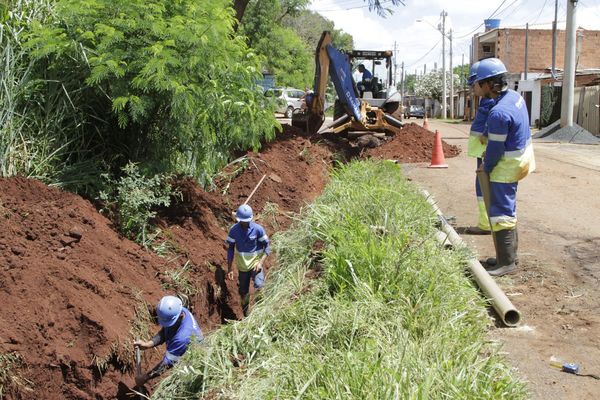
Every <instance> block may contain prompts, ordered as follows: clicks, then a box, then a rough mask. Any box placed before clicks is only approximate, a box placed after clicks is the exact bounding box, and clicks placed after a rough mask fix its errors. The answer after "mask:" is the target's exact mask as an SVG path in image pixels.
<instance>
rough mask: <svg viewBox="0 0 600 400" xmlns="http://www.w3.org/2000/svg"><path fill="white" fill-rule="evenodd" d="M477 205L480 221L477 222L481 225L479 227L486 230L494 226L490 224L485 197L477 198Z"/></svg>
mask: <svg viewBox="0 0 600 400" xmlns="http://www.w3.org/2000/svg"><path fill="white" fill-rule="evenodd" d="M477 207H478V208H479V221H478V222H477V227H479V229H483V230H484V231H489V230H491V229H492V228H491V226H490V220H489V219H488V215H487V211H486V209H485V203H484V202H483V198H481V199H480V198H479V197H478V198H477Z"/></svg>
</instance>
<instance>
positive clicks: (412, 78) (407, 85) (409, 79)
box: [397, 74, 417, 94]
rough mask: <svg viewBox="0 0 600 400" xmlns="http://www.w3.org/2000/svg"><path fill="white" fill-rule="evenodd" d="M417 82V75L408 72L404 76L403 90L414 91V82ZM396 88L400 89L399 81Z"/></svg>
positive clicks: (406, 91)
mask: <svg viewBox="0 0 600 400" xmlns="http://www.w3.org/2000/svg"><path fill="white" fill-rule="evenodd" d="M416 82H417V76H416V75H415V74H409V75H405V76H404V91H405V93H407V94H408V93H415V83H416ZM397 86H398V90H400V89H401V82H398V85H397Z"/></svg>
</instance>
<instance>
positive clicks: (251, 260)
mask: <svg viewBox="0 0 600 400" xmlns="http://www.w3.org/2000/svg"><path fill="white" fill-rule="evenodd" d="M263 253H264V252H263V251H262V250H260V251H255V252H251V253H250V252H249V253H240V252H238V251H236V252H235V254H236V257H235V263H236V265H237V267H238V270H239V271H243V272H247V271H250V270H252V269H253V268H254V266H255V265H256V264H257V263H258V261H259V260H260V257H261V256H262V254H263Z"/></svg>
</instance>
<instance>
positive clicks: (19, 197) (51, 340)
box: [0, 124, 459, 400]
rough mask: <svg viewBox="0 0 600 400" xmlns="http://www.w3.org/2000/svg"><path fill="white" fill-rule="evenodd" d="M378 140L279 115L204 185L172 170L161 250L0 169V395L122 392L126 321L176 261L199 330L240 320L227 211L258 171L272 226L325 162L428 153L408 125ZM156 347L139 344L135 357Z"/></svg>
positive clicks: (157, 290)
mask: <svg viewBox="0 0 600 400" xmlns="http://www.w3.org/2000/svg"><path fill="white" fill-rule="evenodd" d="M381 144H382V146H380V147H376V148H368V149H367V148H362V147H359V146H357V145H356V143H355V142H353V141H348V140H347V139H343V138H340V137H337V136H332V135H329V136H327V135H325V136H318V137H306V136H305V135H303V134H302V133H301V132H300V131H299V130H297V129H296V128H293V127H290V126H288V125H284V130H283V132H281V133H279V134H278V135H277V139H276V140H275V141H273V142H271V143H268V144H266V145H265V146H263V148H262V150H261V151H260V152H259V153H254V152H250V153H247V154H245V155H243V156H242V158H241V159H240V160H238V162H236V163H233V164H231V165H230V166H228V167H227V168H225V169H224V171H223V172H222V174H220V176H219V177H218V178H217V179H216V180H215V186H216V187H215V189H214V190H213V191H211V192H206V191H204V190H203V189H201V188H200V187H199V186H197V185H196V184H195V183H194V182H193V181H192V180H190V179H185V178H184V179H179V180H178V181H177V187H178V189H179V191H180V192H181V197H180V198H178V199H177V200H176V201H175V202H174V204H172V205H171V206H170V207H169V208H167V209H165V210H161V211H160V213H159V217H158V219H157V221H156V222H157V225H158V227H159V228H160V229H161V235H160V240H161V241H162V242H161V243H163V244H164V248H165V249H167V250H166V253H165V255H164V257H160V256H158V255H157V254H155V253H152V252H148V251H146V250H144V249H143V248H141V247H140V246H139V245H137V244H136V243H134V242H131V241H130V240H128V239H126V238H124V237H122V236H121V235H119V233H118V232H117V230H116V227H115V226H114V224H113V223H112V222H111V221H110V220H109V219H107V218H106V217H105V216H104V215H102V214H101V213H99V212H98V211H97V209H96V208H95V207H94V205H93V204H92V203H91V202H89V201H88V200H85V199H83V198H81V197H79V196H77V195H75V194H72V193H67V192H63V191H60V190H58V189H55V188H50V187H48V186H46V185H44V184H42V183H41V182H39V181H35V180H30V179H25V178H21V177H17V178H8V179H5V178H2V179H0V193H1V194H0V220H1V223H0V260H1V267H2V268H1V272H0V304H2V305H3V307H2V309H1V310H0V355H7V354H10V355H11V356H10V357H11V358H10V360H11V362H5V361H2V363H1V364H0V367H3V368H8V367H9V366H12V368H11V369H10V374H11V375H10V376H11V377H13V378H14V381H13V383H12V384H9V385H5V388H4V395H5V397H6V398H7V399H40V398H44V399H48V400H53V399H109V398H123V399H125V398H132V397H130V396H131V392H130V387H131V386H133V348H132V347H131V345H130V343H131V340H132V326H134V325H136V324H139V323H141V322H140V321H146V323H148V321H147V320H148V315H149V309H150V310H151V309H152V308H153V305H154V304H156V303H157V301H158V299H159V298H160V297H161V296H162V295H163V294H164V293H165V292H166V291H168V290H169V289H168V288H173V287H174V284H175V283H174V282H173V278H172V274H169V273H168V272H169V271H171V270H174V269H176V268H181V267H182V266H183V265H186V263H187V265H186V269H187V271H188V274H189V284H190V285H191V286H192V287H194V288H195V290H194V293H193V294H192V295H191V297H190V307H191V309H192V311H193V313H194V315H195V316H196V317H197V319H198V321H199V323H200V325H201V327H202V329H203V331H204V332H210V331H211V330H214V329H216V328H218V327H219V326H220V325H221V324H223V323H226V321H227V320H235V319H238V318H241V316H242V312H241V307H240V304H239V299H238V296H237V294H236V293H237V289H236V286H235V282H230V281H227V280H225V279H224V268H225V265H226V251H225V247H224V244H223V241H224V239H225V237H226V235H227V229H228V227H229V225H230V224H231V223H233V220H232V218H231V212H232V210H234V209H235V208H236V207H237V206H238V205H239V204H241V203H242V202H244V201H245V200H246V197H247V196H248V194H249V193H250V192H251V191H252V189H253V188H254V187H255V185H256V184H257V183H258V182H259V180H260V179H261V177H262V176H264V175H266V179H265V180H264V182H263V184H262V185H261V186H260V188H259V190H258V191H257V192H256V193H255V195H254V196H253V197H252V200H251V202H250V205H251V206H252V207H253V209H254V210H255V214H257V215H258V217H259V222H260V223H261V224H263V225H264V226H265V228H266V229H267V231H268V232H269V233H272V232H273V231H276V230H283V229H286V228H287V227H289V225H290V223H291V221H290V219H289V217H288V215H287V213H289V212H297V211H299V210H300V208H301V207H302V206H303V205H304V204H306V203H308V202H311V201H312V200H314V199H315V198H316V197H317V196H318V195H319V194H320V193H321V191H322V190H323V187H324V186H325V184H326V182H327V179H328V173H329V170H330V168H331V166H332V165H333V163H334V162H335V161H340V160H347V159H349V158H352V157H373V158H381V159H396V160H399V161H400V162H412V163H414V162H428V161H429V160H430V157H431V149H432V144H433V134H432V133H431V132H428V131H426V130H424V129H422V128H420V127H419V126H417V125H414V124H409V125H406V126H405V127H404V128H402V129H400V130H397V131H396V132H394V135H393V136H388V137H385V138H384V139H383V140H382V143H381ZM444 152H445V155H446V157H452V156H455V155H457V154H458V152H459V150H458V149H457V148H456V147H455V146H451V145H448V144H446V143H444ZM144 317H145V319H144ZM136 326H137V325H136ZM155 329H156V327H155V326H150V330H151V331H154V330H155ZM161 351H162V349H158V350H152V351H147V352H145V360H144V365H143V367H144V368H145V369H148V368H150V367H151V366H153V365H154V364H155V363H156V362H157V361H158V360H159V359H160V357H161ZM5 359H6V357H4V358H2V359H0V360H5Z"/></svg>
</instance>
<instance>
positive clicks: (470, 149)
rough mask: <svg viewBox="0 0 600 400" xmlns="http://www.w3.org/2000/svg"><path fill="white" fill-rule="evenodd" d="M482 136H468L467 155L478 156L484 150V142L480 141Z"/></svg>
mask: <svg viewBox="0 0 600 400" xmlns="http://www.w3.org/2000/svg"><path fill="white" fill-rule="evenodd" d="M481 139H484V137H483V136H469V140H468V141H467V155H468V156H469V157H477V158H480V157H481V154H483V152H484V151H485V147H486V145H487V144H486V143H481Z"/></svg>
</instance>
